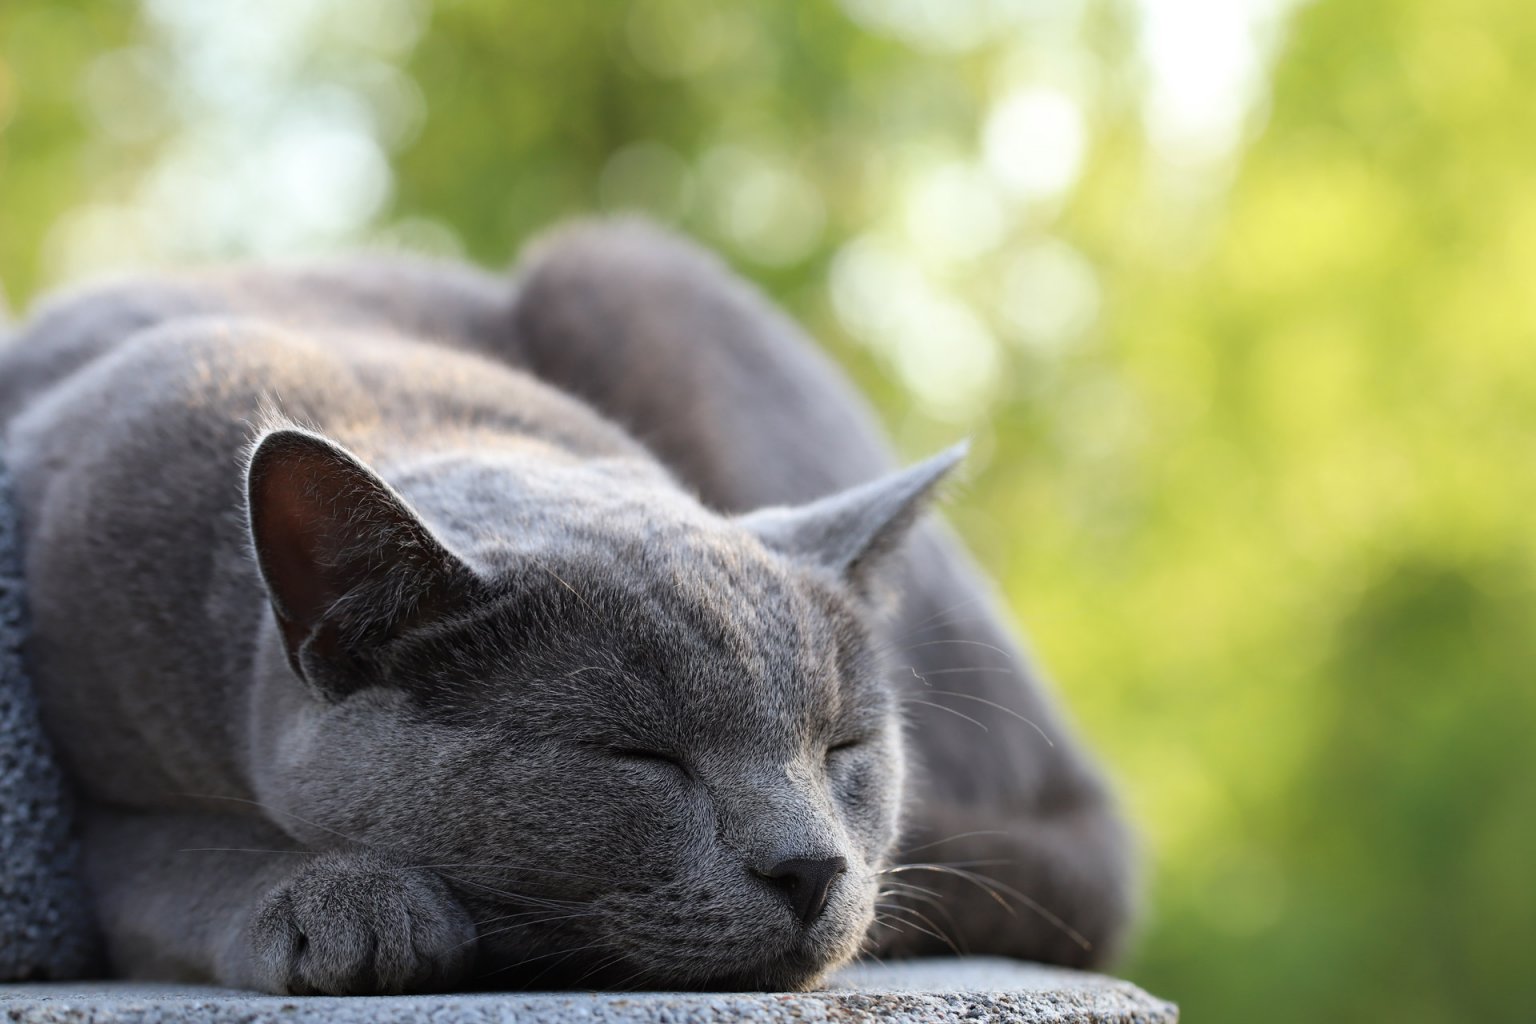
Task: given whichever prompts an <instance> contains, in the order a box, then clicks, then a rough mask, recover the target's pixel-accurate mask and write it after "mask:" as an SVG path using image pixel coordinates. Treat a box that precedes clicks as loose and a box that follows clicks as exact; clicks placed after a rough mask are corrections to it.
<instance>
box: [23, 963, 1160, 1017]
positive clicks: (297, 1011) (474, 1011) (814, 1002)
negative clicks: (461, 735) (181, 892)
mask: <svg viewBox="0 0 1536 1024" xmlns="http://www.w3.org/2000/svg"><path fill="white" fill-rule="evenodd" d="M1178 1016H1179V1014H1178V1008H1177V1007H1175V1006H1174V1005H1173V1004H1172V1003H1167V1002H1164V1001H1162V1000H1160V999H1156V998H1153V997H1152V996H1150V995H1148V994H1147V993H1145V992H1143V991H1142V990H1141V989H1139V988H1137V987H1136V986H1134V985H1132V984H1130V983H1129V982H1125V981H1119V980H1116V979H1114V978H1107V977H1104V976H1103V975H1097V974H1086V973H1083V972H1080V971H1068V970H1062V969H1060V968H1055V967H1043V966H1040V965H1037V964H1027V963H1019V962H1016V961H1011V960H999V959H989V958H982V957H972V958H967V959H963V960H912V961H905V962H901V963H890V964H874V963H872V964H857V965H854V966H852V967H849V968H847V969H845V970H844V971H842V972H840V973H839V974H838V975H836V976H835V977H834V978H833V979H832V981H831V983H830V984H829V985H828V987H827V988H825V989H822V990H820V991H816V992H793V993H785V992H741V993H734V992H726V993H722V992H708V993H702V992H700V993H695V992H628V993H612V992H511V993H473V994H455V995H434V996H381V997H361V996H357V997H350V998H337V997H328V996H315V997H308V998H294V997H284V996H266V995H257V994H254V993H250V992H240V991H235V990H232V989H220V988H199V987H189V986H172V985H145V984H134V983H126V982H104V983H86V982H56V983H51V984H40V985H5V986H0V1018H3V1019H4V1020H6V1021H8V1022H15V1024H23V1022H25V1024H109V1022H110V1024H182V1022H190V1021H209V1022H213V1024H319V1022H332V1021H339V1022H344V1024H345V1022H354V1021H355V1022H358V1024H364V1022H366V1024H405V1022H408V1021H409V1022H416V1021H422V1022H430V1024H491V1022H497V1024H513V1022H515V1024H726V1022H735V1021H742V1022H746V1024H812V1022H817V1021H827V1022H844V1021H846V1022H906V1021H912V1022H916V1021H923V1022H930V1021H931V1022H938V1024H944V1022H950V1021H956V1022H959V1021H964V1022H966V1024H987V1022H997V1024H1002V1022H1018V1024H1174V1022H1176V1021H1177V1020H1178Z"/></svg>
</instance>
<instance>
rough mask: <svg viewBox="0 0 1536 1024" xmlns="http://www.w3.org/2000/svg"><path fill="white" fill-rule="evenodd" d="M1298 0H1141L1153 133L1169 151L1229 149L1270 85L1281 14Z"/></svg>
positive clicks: (1204, 155)
mask: <svg viewBox="0 0 1536 1024" xmlns="http://www.w3.org/2000/svg"><path fill="white" fill-rule="evenodd" d="M1293 3H1294V0H1138V6H1139V8H1140V14H1141V25H1140V33H1139V42H1140V50H1141V58H1142V61H1143V63H1144V65H1145V68H1146V73H1147V84H1148V89H1147V95H1146V97H1145V99H1144V102H1143V112H1144V118H1145V121H1146V127H1147V134H1148V138H1149V140H1150V141H1151V143H1152V145H1153V146H1154V147H1155V148H1156V149H1157V150H1158V151H1159V153H1160V154H1161V155H1162V156H1164V157H1165V158H1166V159H1169V160H1171V161H1173V162H1176V163H1202V162H1210V161H1215V160H1219V159H1221V158H1223V157H1226V156H1227V155H1229V154H1230V153H1231V152H1232V151H1233V150H1234V149H1235V148H1236V147H1237V145H1238V144H1239V143H1240V142H1241V141H1242V138H1243V132H1244V128H1245V126H1246V124H1247V120H1248V117H1249V115H1250V113H1251V112H1252V110H1253V109H1254V106H1255V104H1256V103H1257V102H1258V101H1259V99H1260V98H1261V97H1262V95H1263V92H1264V88H1265V85H1266V73H1267V71H1268V67H1269V56H1270V52H1271V50H1272V49H1273V46H1274V43H1275V37H1276V34H1277V27H1278V25H1279V23H1280V20H1281V16H1282V15H1283V14H1284V13H1286V12H1287V11H1288V10H1289V9H1290V7H1291V6H1292V5H1293Z"/></svg>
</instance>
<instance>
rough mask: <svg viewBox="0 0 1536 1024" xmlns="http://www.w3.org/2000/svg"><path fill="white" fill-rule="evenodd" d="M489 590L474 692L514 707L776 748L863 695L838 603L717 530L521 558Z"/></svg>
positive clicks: (858, 635) (861, 665) (857, 653)
mask: <svg viewBox="0 0 1536 1024" xmlns="http://www.w3.org/2000/svg"><path fill="white" fill-rule="evenodd" d="M661 529H662V527H658V531H659V530H661ZM503 584H504V586H503V596H502V597H501V599H500V600H499V601H498V602H497V604H496V606H495V607H494V609H492V610H491V612H490V613H489V614H488V615H487V616H486V617H485V618H484V619H482V620H481V621H480V623H479V625H478V628H477V631H476V632H477V634H478V638H479V639H478V642H477V644H476V647H477V648H478V649H479V650H480V651H481V652H482V655H483V660H482V662H481V668H480V671H481V672H482V673H483V674H484V676H485V678H486V681H487V682H488V683H490V684H492V685H495V686H498V687H502V688H505V692H506V693H507V694H508V695H509V696H513V697H518V698H521V699H520V700H519V703H522V702H523V700H526V701H528V702H531V703H535V704H537V703H539V702H541V701H542V702H547V703H548V704H549V705H550V706H552V707H561V708H565V707H578V708H580V709H582V710H584V711H590V712H592V713H594V714H601V713H604V712H605V711H608V710H612V711H614V712H615V713H617V712H620V711H623V712H624V713H632V712H635V711H637V710H640V709H643V710H645V712H646V713H648V714H652V715H656V716H659V717H661V718H667V719H669V720H670V721H672V722H673V723H674V724H686V723H687V721H689V720H693V721H695V722H697V721H713V722H718V723H721V725H722V726H724V725H726V724H734V725H735V726H736V727H738V728H739V729H741V730H744V731H751V732H753V733H754V734H755V735H758V736H761V737H763V738H765V739H766V738H771V737H772V735H773V734H774V733H775V732H777V733H780V734H781V735H780V738H781V739H786V740H787V739H789V738H792V735H793V734H794V732H795V731H796V730H800V729H803V728H804V727H805V725H806V723H809V722H815V721H819V720H823V719H827V718H829V717H835V716H836V715H838V714H841V713H842V712H843V711H844V710H845V709H844V707H843V705H844V704H845V703H847V702H849V701H857V700H861V699H864V697H865V696H866V695H867V692H868V690H869V682H868V680H866V679H863V678H859V677H860V676H861V675H863V674H867V673H866V672H865V668H866V665H867V661H868V659H867V658H866V657H865V655H866V653H867V647H868V644H867V637H866V636H865V634H864V631H863V629H862V623H861V620H860V619H859V617H858V616H857V615H856V614H855V612H854V609H853V607H852V606H851V604H850V603H849V602H848V600H847V599H846V596H845V595H843V594H841V593H840V592H839V591H838V589H837V588H836V587H835V586H832V585H830V584H829V583H828V581H826V580H824V579H821V578H819V577H818V576H817V575H816V574H814V573H802V572H797V571H795V568H794V567H793V566H792V565H789V564H787V563H785V562H784V561H783V560H782V559H780V558H778V557H776V556H773V555H771V554H770V553H768V552H767V551H765V550H764V549H763V548H762V547H761V545H758V544H756V543H755V542H754V541H752V540H751V538H743V537H737V536H732V535H731V534H730V533H729V532H728V531H700V530H679V531H676V532H674V533H671V534H670V535H661V536H658V535H657V533H654V532H653V533H652V534H651V536H649V537H648V538H646V539H645V541H644V542H643V543H634V542H631V543H626V544H613V545H601V544H598V545H591V546H588V547H587V548H586V550H584V551H583V552H582V553H581V554H580V555H579V556H574V557H573V556H570V555H566V556H565V557H557V556H555V555H554V554H553V553H551V554H549V555H546V557H543V558H529V557H524V558H523V559H521V560H520V562H519V564H518V565H517V566H516V568H515V569H514V570H512V571H511V572H509V573H508V574H507V578H506V579H505V580H504V581H503ZM497 680H501V682H499V683H498V682H496V681H497ZM523 710H524V711H526V708H524V709H523Z"/></svg>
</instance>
